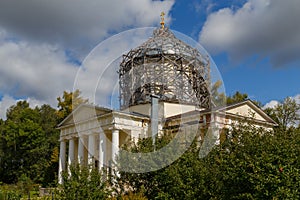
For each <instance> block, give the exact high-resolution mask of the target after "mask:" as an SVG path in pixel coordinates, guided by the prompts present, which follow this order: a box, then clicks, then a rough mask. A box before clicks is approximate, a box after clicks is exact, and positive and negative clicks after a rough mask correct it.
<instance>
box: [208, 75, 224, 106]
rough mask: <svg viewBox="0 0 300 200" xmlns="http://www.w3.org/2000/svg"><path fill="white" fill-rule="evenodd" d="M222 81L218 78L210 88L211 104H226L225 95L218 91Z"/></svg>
mask: <svg viewBox="0 0 300 200" xmlns="http://www.w3.org/2000/svg"><path fill="white" fill-rule="evenodd" d="M222 84H223V83H222V81H221V80H218V81H216V82H215V83H214V84H213V85H212V88H211V98H212V104H213V105H215V106H223V105H225V104H226V96H225V94H224V93H223V92H222V93H220V92H219V90H220V88H221V86H222Z"/></svg>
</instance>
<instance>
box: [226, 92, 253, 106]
mask: <svg viewBox="0 0 300 200" xmlns="http://www.w3.org/2000/svg"><path fill="white" fill-rule="evenodd" d="M246 99H248V94H246V93H244V94H243V93H240V92H238V91H237V92H236V93H235V94H234V95H232V96H228V97H227V99H226V102H227V104H233V103H238V102H241V101H245V100H246Z"/></svg>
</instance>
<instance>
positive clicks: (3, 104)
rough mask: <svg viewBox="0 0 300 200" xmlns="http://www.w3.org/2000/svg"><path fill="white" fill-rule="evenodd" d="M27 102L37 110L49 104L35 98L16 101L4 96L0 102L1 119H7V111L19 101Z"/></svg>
mask: <svg viewBox="0 0 300 200" xmlns="http://www.w3.org/2000/svg"><path fill="white" fill-rule="evenodd" d="M23 100H26V101H27V102H28V103H29V106H30V107H31V108H35V107H36V106H41V105H43V104H47V102H45V101H39V100H37V99H33V98H27V99H15V98H13V97H12V96H9V95H4V96H3V97H2V99H1V100H0V119H6V111H7V109H8V108H10V107H11V106H13V105H16V104H17V102H18V101H23Z"/></svg>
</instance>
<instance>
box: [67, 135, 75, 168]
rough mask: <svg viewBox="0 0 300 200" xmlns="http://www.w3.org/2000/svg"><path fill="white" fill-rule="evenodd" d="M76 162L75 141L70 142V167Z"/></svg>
mask: <svg viewBox="0 0 300 200" xmlns="http://www.w3.org/2000/svg"><path fill="white" fill-rule="evenodd" d="M74 160H75V141H74V139H73V138H72V139H70V140H69V155H68V166H70V165H71V164H72V163H73V162H74Z"/></svg>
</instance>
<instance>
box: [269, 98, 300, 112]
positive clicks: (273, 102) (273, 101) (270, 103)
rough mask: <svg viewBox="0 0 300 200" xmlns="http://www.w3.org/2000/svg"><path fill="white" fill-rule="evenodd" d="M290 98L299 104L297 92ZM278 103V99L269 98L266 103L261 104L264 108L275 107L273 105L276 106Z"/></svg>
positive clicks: (299, 99)
mask: <svg viewBox="0 0 300 200" xmlns="http://www.w3.org/2000/svg"><path fill="white" fill-rule="evenodd" d="M291 98H292V99H294V100H295V101H296V103H297V104H299V105H300V94H297V95H295V96H293V97H291ZM282 101H283V100H282ZM278 104H280V101H278V100H271V101H269V102H268V103H266V104H265V105H264V106H263V109H266V108H275V106H277V105H278ZM299 114H300V113H299Z"/></svg>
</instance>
